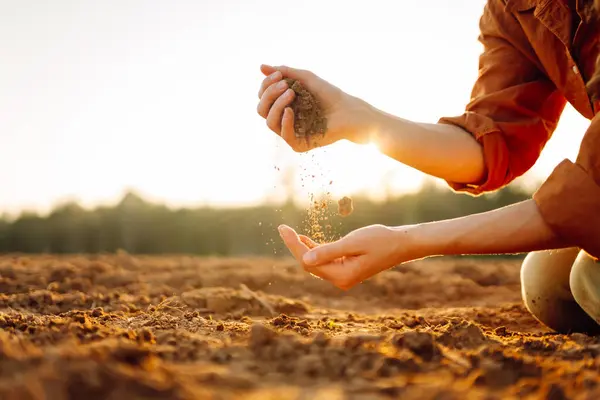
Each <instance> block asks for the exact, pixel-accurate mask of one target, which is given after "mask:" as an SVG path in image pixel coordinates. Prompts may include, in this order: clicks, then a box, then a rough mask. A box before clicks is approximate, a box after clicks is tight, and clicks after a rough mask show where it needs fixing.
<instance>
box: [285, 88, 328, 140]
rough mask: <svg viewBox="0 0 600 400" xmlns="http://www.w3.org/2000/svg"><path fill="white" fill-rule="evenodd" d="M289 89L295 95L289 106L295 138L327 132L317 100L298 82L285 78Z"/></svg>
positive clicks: (325, 122)
mask: <svg viewBox="0 0 600 400" xmlns="http://www.w3.org/2000/svg"><path fill="white" fill-rule="evenodd" d="M285 80H286V82H287V83H288V85H289V87H290V88H291V89H292V90H293V91H294V92H295V93H296V98H295V99H294V101H293V102H292V104H291V107H292V110H293V111H294V131H295V133H296V137H306V138H308V137H311V136H314V135H324V134H325V132H326V131H327V119H326V118H325V115H324V113H323V109H322V108H321V104H320V103H319V100H318V99H317V98H316V97H314V96H313V95H312V93H310V92H309V91H308V90H306V88H305V87H304V86H302V84H301V83H300V82H299V81H296V80H294V79H290V78H285Z"/></svg>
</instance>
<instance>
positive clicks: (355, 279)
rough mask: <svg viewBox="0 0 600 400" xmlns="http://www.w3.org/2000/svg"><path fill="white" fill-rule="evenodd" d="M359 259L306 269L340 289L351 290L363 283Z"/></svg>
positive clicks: (349, 258) (346, 259)
mask: <svg viewBox="0 0 600 400" xmlns="http://www.w3.org/2000/svg"><path fill="white" fill-rule="evenodd" d="M359 258H360V256H359V257H345V258H342V259H340V260H339V261H337V262H333V263H329V264H324V265H319V266H316V267H310V266H309V267H305V268H304V269H305V270H306V271H307V272H309V273H311V274H313V275H316V276H318V277H320V278H323V279H325V280H327V281H329V282H331V283H332V284H333V285H335V286H337V287H338V288H340V289H344V290H347V289H350V288H351V287H352V286H354V285H356V284H357V283H359V282H360V281H361V277H360V276H361V275H360V271H361V269H360V260H359Z"/></svg>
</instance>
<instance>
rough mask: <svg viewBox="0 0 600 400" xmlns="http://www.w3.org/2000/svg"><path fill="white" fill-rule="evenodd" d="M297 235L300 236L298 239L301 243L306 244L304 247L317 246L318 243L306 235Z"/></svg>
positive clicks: (312, 247) (311, 247)
mask: <svg viewBox="0 0 600 400" xmlns="http://www.w3.org/2000/svg"><path fill="white" fill-rule="evenodd" d="M298 237H299V238H300V241H301V242H302V243H304V244H305V245H306V247H308V248H309V249H314V248H315V247H317V246H319V244H318V243H317V242H315V241H314V240H312V239H311V238H309V237H308V236H304V235H298Z"/></svg>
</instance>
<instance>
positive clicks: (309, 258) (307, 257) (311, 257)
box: [302, 251, 317, 265]
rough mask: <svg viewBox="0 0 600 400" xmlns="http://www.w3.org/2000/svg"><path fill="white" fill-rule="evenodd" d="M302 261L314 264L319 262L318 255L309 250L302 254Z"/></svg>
mask: <svg viewBox="0 0 600 400" xmlns="http://www.w3.org/2000/svg"><path fill="white" fill-rule="evenodd" d="M302 261H304V263H305V264H308V265H312V264H314V263H316V262H317V255H316V254H315V253H313V252H311V251H309V252H308V253H305V254H304V256H302Z"/></svg>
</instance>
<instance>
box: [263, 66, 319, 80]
mask: <svg viewBox="0 0 600 400" xmlns="http://www.w3.org/2000/svg"><path fill="white" fill-rule="evenodd" d="M273 68H274V69H275V70H276V71H279V72H281V73H282V74H283V76H285V77H286V78H292V79H296V80H299V81H301V82H302V83H306V82H304V81H305V80H306V78H308V77H309V76H310V75H311V74H312V73H311V72H310V71H306V70H304V69H297V68H291V67H288V66H285V65H280V66H278V67H273Z"/></svg>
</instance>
